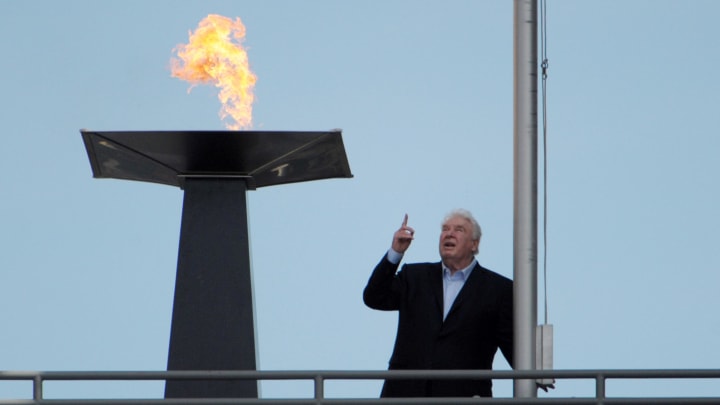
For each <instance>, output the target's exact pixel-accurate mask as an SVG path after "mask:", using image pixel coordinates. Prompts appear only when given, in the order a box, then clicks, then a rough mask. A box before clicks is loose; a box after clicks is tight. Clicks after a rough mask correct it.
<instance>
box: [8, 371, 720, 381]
mask: <svg viewBox="0 0 720 405" xmlns="http://www.w3.org/2000/svg"><path fill="white" fill-rule="evenodd" d="M317 377H321V378H323V379H325V380H357V379H362V380H374V379H406V378H433V379H456V378H463V379H487V378H490V379H496V380H506V379H547V378H557V379H597V378H605V379H636V378H643V379H671V378H676V379H684V378H694V379H697V378H720V369H668V370H660V369H648V370H642V369H634V370H380V371H377V370H376V371H367V370H357V371H340V370H307V371H274V370H258V371H254V370H187V371H179V370H173V371H0V380H34V379H36V378H40V379H42V380H45V381H51V380H68V381H70V380H138V381H140V380H197V379H203V380H227V379H233V380H237V379H252V380H314V379H316V378H317Z"/></svg>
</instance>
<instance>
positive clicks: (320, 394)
mask: <svg viewBox="0 0 720 405" xmlns="http://www.w3.org/2000/svg"><path fill="white" fill-rule="evenodd" d="M324 397H325V386H324V379H323V376H322V375H320V374H318V375H316V376H315V399H316V400H318V403H320V401H319V400H321V399H323V398H324Z"/></svg>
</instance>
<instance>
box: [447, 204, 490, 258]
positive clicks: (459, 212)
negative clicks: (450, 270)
mask: <svg viewBox="0 0 720 405" xmlns="http://www.w3.org/2000/svg"><path fill="white" fill-rule="evenodd" d="M455 217H460V218H463V219H466V220H468V221H470V223H471V224H472V237H473V240H477V241H479V240H480V237H481V236H482V229H480V224H478V222H477V221H476V220H475V217H473V215H472V214H471V213H470V211H468V210H466V209H462V208H456V209H454V210H452V211H450V212H448V214H447V215H445V218H444V219H443V221H442V223H443V225H444V224H445V222H447V221H448V220H450V219H451V218H455ZM473 253H475V254H477V253H478V252H477V251H476V252H473Z"/></svg>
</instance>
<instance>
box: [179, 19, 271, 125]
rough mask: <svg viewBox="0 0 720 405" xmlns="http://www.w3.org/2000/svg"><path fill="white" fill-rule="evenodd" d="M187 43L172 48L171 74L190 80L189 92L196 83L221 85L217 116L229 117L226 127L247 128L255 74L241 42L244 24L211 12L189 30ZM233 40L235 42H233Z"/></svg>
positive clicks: (249, 121) (250, 113) (250, 116)
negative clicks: (219, 106)
mask: <svg viewBox="0 0 720 405" xmlns="http://www.w3.org/2000/svg"><path fill="white" fill-rule="evenodd" d="M189 36H190V40H189V43H188V44H180V45H178V46H177V47H175V49H174V50H175V51H176V52H177V57H178V58H172V59H171V61H170V63H171V74H172V77H177V78H179V79H182V80H186V81H188V82H190V83H191V86H190V88H189V89H188V92H190V90H192V88H193V87H195V86H196V85H198V84H213V85H215V87H218V88H220V93H219V94H218V98H219V99H220V102H221V103H222V108H221V109H220V118H221V119H222V120H224V119H226V118H227V117H231V118H232V119H233V120H234V121H235V122H234V123H225V126H226V127H227V128H228V129H232V130H237V129H241V128H249V127H250V126H251V125H252V103H253V100H254V99H255V96H254V95H253V92H252V91H253V87H254V86H255V81H256V80H257V77H256V76H255V74H254V73H253V72H251V71H250V67H249V64H248V56H247V52H245V49H243V47H242V45H241V43H242V41H243V39H244V38H245V26H244V25H243V24H242V22H241V21H240V18H236V19H235V21H233V20H232V19H230V18H227V17H223V16H221V15H217V14H210V15H208V16H207V17H205V19H203V20H202V21H200V23H199V24H198V27H197V29H196V30H195V32H194V33H193V32H192V31H191V32H190V33H189ZM233 40H234V41H233Z"/></svg>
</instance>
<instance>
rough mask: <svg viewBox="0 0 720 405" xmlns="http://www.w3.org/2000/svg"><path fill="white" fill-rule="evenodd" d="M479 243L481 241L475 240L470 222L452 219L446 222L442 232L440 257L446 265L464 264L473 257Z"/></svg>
mask: <svg viewBox="0 0 720 405" xmlns="http://www.w3.org/2000/svg"><path fill="white" fill-rule="evenodd" d="M479 243H480V241H479V240H473V230H472V224H471V223H470V221H468V220H467V219H465V218H463V217H451V218H450V219H448V220H447V221H445V223H444V224H443V226H442V231H441V232H440V257H441V258H442V259H443V261H444V262H446V264H448V262H455V263H459V262H464V261H466V260H468V259H470V258H472V257H473V255H474V252H475V251H476V249H477V247H478V244H479ZM468 263H469V260H468Z"/></svg>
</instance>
